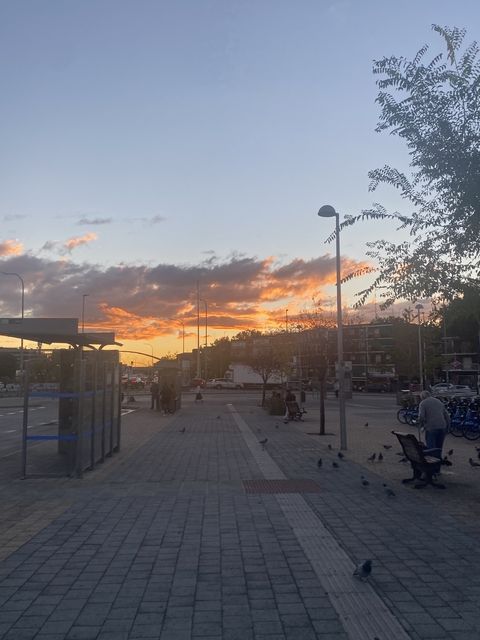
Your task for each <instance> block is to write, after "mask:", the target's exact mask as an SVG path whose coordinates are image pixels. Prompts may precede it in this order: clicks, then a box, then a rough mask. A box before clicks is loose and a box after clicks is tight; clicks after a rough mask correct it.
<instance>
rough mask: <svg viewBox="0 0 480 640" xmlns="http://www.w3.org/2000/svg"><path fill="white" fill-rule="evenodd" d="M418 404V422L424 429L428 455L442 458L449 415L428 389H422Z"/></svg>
mask: <svg viewBox="0 0 480 640" xmlns="http://www.w3.org/2000/svg"><path fill="white" fill-rule="evenodd" d="M420 399H421V402H420V404H419V406H418V422H419V425H420V427H421V428H422V429H424V430H425V441H426V445H427V450H428V452H429V455H431V456H433V457H435V458H438V459H439V460H441V459H442V447H443V441H444V440H445V436H446V434H447V428H448V427H449V426H450V415H449V413H448V411H447V409H446V408H445V405H444V404H443V402H442V401H441V400H439V399H438V398H434V397H433V396H432V395H431V394H430V392H429V391H422V393H421V394H420Z"/></svg>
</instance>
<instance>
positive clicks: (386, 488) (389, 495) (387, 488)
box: [383, 483, 397, 498]
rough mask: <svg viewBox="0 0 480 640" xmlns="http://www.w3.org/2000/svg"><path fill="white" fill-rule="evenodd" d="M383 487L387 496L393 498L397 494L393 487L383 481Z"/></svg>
mask: <svg viewBox="0 0 480 640" xmlns="http://www.w3.org/2000/svg"><path fill="white" fill-rule="evenodd" d="M383 488H384V489H385V493H386V494H387V496H388V497H389V498H395V496H396V495H397V494H396V493H395V491H394V490H393V489H390V487H388V486H387V485H386V484H385V483H383Z"/></svg>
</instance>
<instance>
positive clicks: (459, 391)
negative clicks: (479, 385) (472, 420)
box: [432, 382, 477, 398]
mask: <svg viewBox="0 0 480 640" xmlns="http://www.w3.org/2000/svg"><path fill="white" fill-rule="evenodd" d="M432 393H433V395H435V396H445V397H449V398H451V397H460V398H462V397H463V398H471V397H472V396H475V395H477V394H476V392H475V391H474V390H473V389H472V388H471V387H469V386H468V384H451V383H450V382H439V383H438V384H434V385H433V387H432Z"/></svg>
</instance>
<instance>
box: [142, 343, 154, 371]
mask: <svg viewBox="0 0 480 640" xmlns="http://www.w3.org/2000/svg"><path fill="white" fill-rule="evenodd" d="M143 344H146V345H147V347H150V349H151V350H152V369H153V347H152V345H151V344H150V343H149V342H144V343H143Z"/></svg>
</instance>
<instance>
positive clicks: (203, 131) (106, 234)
mask: <svg viewBox="0 0 480 640" xmlns="http://www.w3.org/2000/svg"><path fill="white" fill-rule="evenodd" d="M432 23H438V24H441V25H448V26H451V27H453V26H457V27H461V28H463V27H464V28H466V29H467V37H466V41H467V42H471V41H472V40H475V39H477V40H478V39H479V38H480V5H479V3H478V0H461V1H460V2H456V3H452V2H451V1H450V0H449V1H446V0H422V1H421V2H419V1H418V0H406V1H405V2H403V3H401V4H399V3H394V2H386V1H385V0H378V1H377V0H363V1H362V2H358V1H357V2H356V1H354V0H351V1H349V0H339V1H335V0H300V1H299V2H292V1H291V0H244V1H240V0H169V1H166V0H155V1H153V0H82V1H80V0H78V1H76V2H65V1H64V0H55V1H54V0H42V1H41V2H38V1H37V0H2V2H1V3H0V78H1V86H2V100H1V101H0V129H1V132H0V133H1V135H0V139H1V143H0V219H1V222H2V225H1V228H2V231H1V234H0V271H4V272H15V273H18V274H20V275H21V276H22V277H23V279H24V281H25V315H28V316H31V317H42V316H52V317H80V316H81V311H82V299H83V298H82V296H83V294H88V298H86V305H85V312H86V313H85V319H86V326H87V329H96V330H113V331H115V332H116V335H117V339H118V340H119V341H121V342H123V343H124V344H125V348H126V349H136V350H141V351H145V352H147V353H150V350H151V349H152V348H153V350H154V352H155V355H161V354H163V353H166V352H176V351H180V350H181V347H182V340H181V337H182V328H181V321H183V322H184V324H185V330H186V340H185V346H186V350H187V351H189V350H191V349H192V348H194V347H196V306H195V305H196V282H197V280H198V281H199V283H200V296H201V298H202V299H204V300H206V301H207V305H208V317H209V331H208V334H209V337H208V339H209V341H212V340H214V339H215V338H218V337H221V336H223V335H233V334H234V333H237V332H238V331H240V330H242V329H245V328H257V329H260V330H269V329H274V328H279V327H280V326H281V324H282V323H283V322H284V318H285V309H288V310H289V314H290V316H291V317H294V315H295V313H296V312H299V311H301V310H305V309H309V308H311V307H312V304H313V300H316V301H320V302H322V304H323V305H324V306H325V307H326V308H327V309H332V311H333V310H334V304H335V297H334V296H335V291H334V282H335V273H334V272H335V258H334V246H333V245H328V244H325V239H326V237H327V236H328V235H329V234H330V233H331V231H332V228H333V227H332V220H324V219H320V218H319V217H318V216H317V211H318V209H319V207H320V206H321V205H323V204H326V203H329V204H332V205H334V206H335V208H336V209H337V210H338V211H340V212H341V213H342V214H343V213H348V214H355V213H358V212H360V211H361V210H362V209H365V208H369V207H371V206H372V204H373V202H380V203H382V204H383V205H384V206H386V207H387V208H388V209H398V210H400V211H402V212H404V213H408V212H409V211H410V208H409V205H406V204H405V203H403V202H402V201H401V200H400V199H399V198H398V196H397V195H396V194H395V193H394V192H392V191H388V190H386V189H380V190H378V191H377V192H376V193H369V192H368V177H367V172H368V170H369V169H373V168H376V167H378V166H382V165H383V164H387V163H388V164H390V165H394V166H398V167H399V168H405V167H406V166H407V165H408V156H407V153H406V149H405V147H404V146H403V145H402V143H401V142H400V141H399V140H397V139H396V138H393V137H389V136H388V135H380V134H377V133H375V131H374V129H375V125H376V122H377V119H378V107H377V105H376V104H375V97H376V94H377V89H376V85H375V78H374V76H373V74H372V60H373V59H379V58H381V57H383V56H385V55H399V56H400V55H404V56H406V57H412V56H414V55H415V53H416V52H417V51H418V49H419V48H420V47H421V46H422V45H423V44H424V43H430V44H431V49H430V51H431V54H432V56H433V55H434V54H436V53H438V52H439V51H440V50H442V44H441V41H440V38H439V37H438V36H437V35H436V34H434V33H433V32H432V30H431V24H432ZM394 234H396V231H395V227H393V226H391V225H390V224H388V223H381V224H379V223H375V224H372V223H370V224H368V223H367V224H365V225H363V226H361V227H356V228H353V229H352V228H350V229H347V230H346V231H345V232H344V233H343V234H342V260H343V272H344V273H347V272H348V271H350V270H352V269H355V268H358V267H359V266H362V265H364V264H366V263H367V258H366V255H365V251H366V247H365V243H366V242H367V241H368V240H371V239H374V238H380V237H386V238H390V239H392V238H393V237H394ZM366 282H367V280H366V279H363V280H357V281H354V282H351V283H349V285H348V286H345V289H344V298H345V302H346V304H349V303H350V304H351V303H352V302H353V301H354V299H355V298H354V294H355V291H357V290H358V289H359V288H360V287H363V286H364V285H365V284H366ZM371 304H373V301H372V302H371ZM0 305H1V309H0V316H1V317H8V316H18V315H20V291H19V281H18V280H17V278H14V277H8V276H3V275H0ZM201 313H202V323H203V318H204V315H205V305H204V303H203V302H202V305H201ZM368 313H369V310H366V311H365V314H367V315H368ZM172 318H173V319H177V321H175V320H172ZM201 331H202V334H203V332H204V326H203V324H202V329H201ZM203 339H204V337H202V341H203ZM3 344H15V345H16V344H18V341H8V340H5V341H4V342H3ZM150 345H151V346H150Z"/></svg>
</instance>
